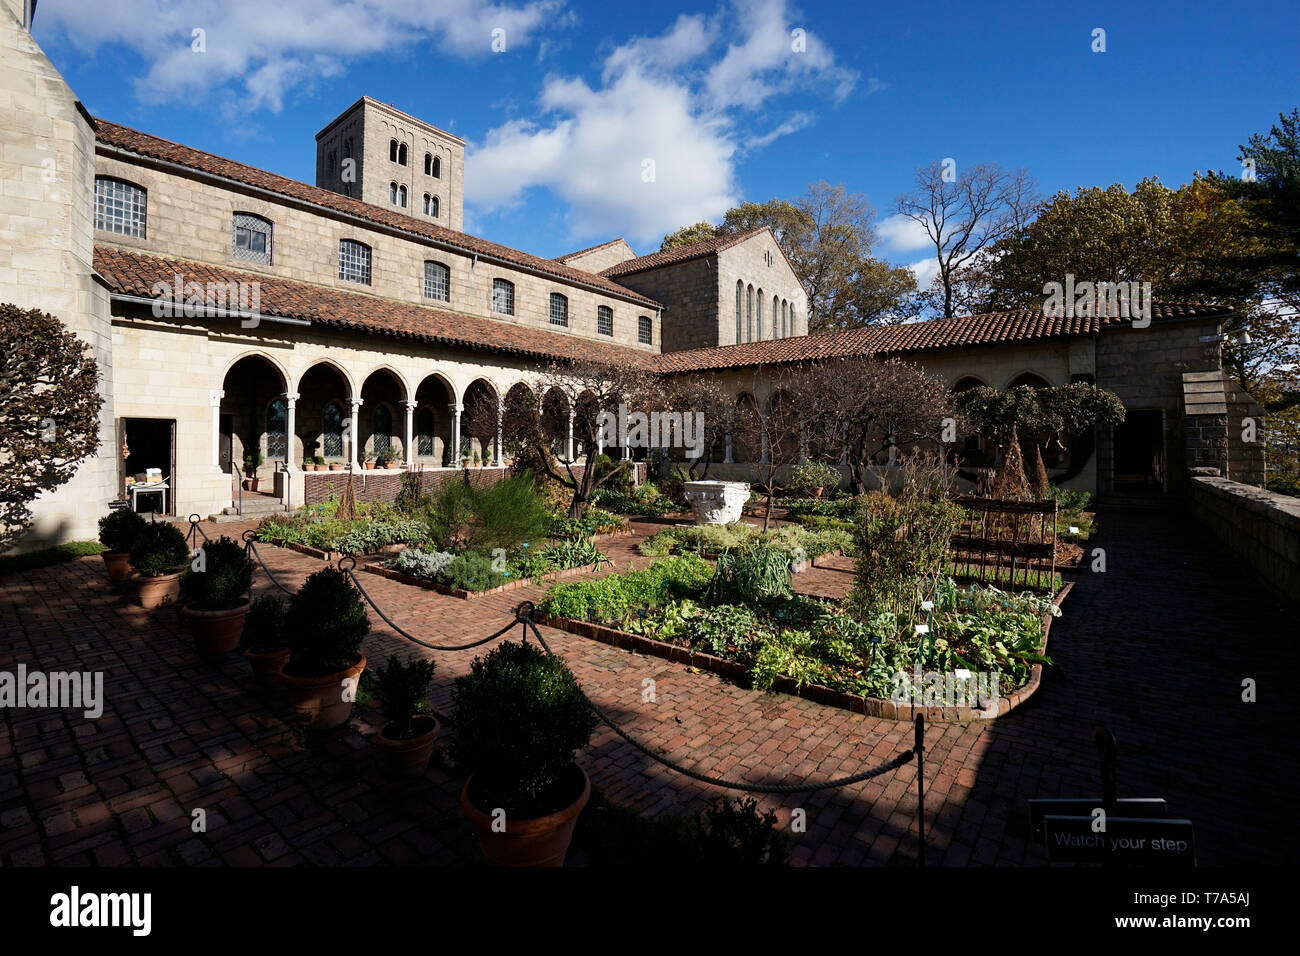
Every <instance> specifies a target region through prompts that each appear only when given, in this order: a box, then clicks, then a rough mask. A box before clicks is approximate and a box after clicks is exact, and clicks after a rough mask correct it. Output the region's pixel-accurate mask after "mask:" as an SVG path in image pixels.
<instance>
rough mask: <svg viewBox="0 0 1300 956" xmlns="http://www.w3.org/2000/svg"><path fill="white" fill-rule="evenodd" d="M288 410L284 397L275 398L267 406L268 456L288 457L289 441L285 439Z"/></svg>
mask: <svg viewBox="0 0 1300 956" xmlns="http://www.w3.org/2000/svg"><path fill="white" fill-rule="evenodd" d="M285 420H286V412H285V405H284V399H283V398H277V399H274V400H273V401H272V402H271V404H269V405H267V406H266V457H267V458H287V456H288V451H287V449H288V442H287V441H286V440H285V434H284V429H285Z"/></svg>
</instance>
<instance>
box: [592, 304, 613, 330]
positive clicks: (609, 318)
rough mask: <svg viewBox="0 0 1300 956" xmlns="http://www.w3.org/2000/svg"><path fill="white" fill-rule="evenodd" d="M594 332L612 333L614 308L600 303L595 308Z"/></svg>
mask: <svg viewBox="0 0 1300 956" xmlns="http://www.w3.org/2000/svg"><path fill="white" fill-rule="evenodd" d="M596 334H598V335H613V334H614V310H613V309H611V308H610V307H609V306H607V305H602V306H601V307H600V308H598V309H597V310H596Z"/></svg>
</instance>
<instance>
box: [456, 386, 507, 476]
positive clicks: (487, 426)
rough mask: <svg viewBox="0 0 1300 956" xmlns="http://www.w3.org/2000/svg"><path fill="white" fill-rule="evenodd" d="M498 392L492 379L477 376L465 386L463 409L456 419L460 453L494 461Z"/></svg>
mask: <svg viewBox="0 0 1300 956" xmlns="http://www.w3.org/2000/svg"><path fill="white" fill-rule="evenodd" d="M500 405H501V393H500V391H499V390H498V388H497V385H496V383H495V382H493V381H491V380H490V379H487V378H483V377H479V378H476V379H474V381H472V382H470V383H469V385H468V386H466V388H465V398H464V411H463V412H462V413H461V419H460V443H461V453H462V454H465V453H468V454H469V455H470V457H471V458H473V456H475V455H477V456H479V460H480V462H491V461H495V460H496V457H497V456H496V451H497V421H498V410H499V408H500Z"/></svg>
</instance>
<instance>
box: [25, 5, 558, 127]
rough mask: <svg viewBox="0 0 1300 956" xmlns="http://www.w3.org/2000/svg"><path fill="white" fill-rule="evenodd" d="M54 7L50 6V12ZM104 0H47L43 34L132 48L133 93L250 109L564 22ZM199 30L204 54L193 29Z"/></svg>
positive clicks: (410, 10) (520, 41)
mask: <svg viewBox="0 0 1300 956" xmlns="http://www.w3.org/2000/svg"><path fill="white" fill-rule="evenodd" d="M47 6H48V9H47ZM104 7H105V3H104V0H60V2H59V3H57V4H56V3H50V4H43V5H42V6H41V15H40V17H38V18H37V21H36V22H37V27H38V30H40V31H42V32H43V31H45V30H47V29H48V30H51V31H53V32H54V33H55V35H56V36H61V37H64V38H66V39H67V40H68V41H69V42H70V43H72V44H73V45H74V46H75V47H76V48H77V49H78V50H81V51H83V52H87V53H93V52H94V51H95V50H97V49H98V48H99V47H101V46H105V45H107V46H111V47H126V48H129V49H131V50H133V51H134V52H135V53H137V54H138V55H139V56H140V57H141V58H143V60H144V61H145V63H146V64H148V67H147V69H146V71H145V73H144V75H143V76H141V77H140V78H138V79H137V80H136V92H137V95H138V96H140V97H141V98H142V99H144V100H147V101H151V102H166V101H170V100H178V99H193V98H195V97H198V96H201V95H203V94H207V93H212V92H222V93H225V94H227V95H230V96H235V97H238V98H240V100H241V102H240V104H239V105H240V106H241V107H242V108H243V109H245V110H247V109H258V108H266V109H270V110H272V111H274V112H279V110H280V109H281V108H282V107H283V105H284V99H285V97H286V96H287V95H288V94H289V93H291V92H292V91H293V90H294V89H295V88H297V87H299V86H302V85H305V84H308V83H310V82H311V80H312V79H314V78H316V77H320V76H332V75H336V74H338V73H340V72H341V71H342V70H343V69H344V68H345V67H346V65H347V61H349V60H351V59H354V58H357V57H363V56H367V55H371V54H374V53H380V52H383V51H388V50H395V49H400V48H403V47H408V46H412V45H414V44H417V43H423V42H430V41H436V42H437V44H438V49H439V51H440V52H451V53H453V54H456V55H459V56H464V57H473V56H488V55H491V54H492V41H493V30H496V29H500V30H503V31H504V34H502V36H503V38H504V42H505V44H506V49H507V50H509V49H510V48H511V47H515V46H526V45H528V44H529V43H530V42H531V41H532V40H533V38H534V36H535V35H536V34H538V33H539V32H540V31H541V30H542V29H543V28H545V27H554V26H556V25H564V24H566V23H568V22H570V21H569V20H567V19H566V18H565V17H564V16H563V15H561V14H560V11H561V0H526V2H521V3H518V4H513V5H512V4H508V3H492V2H488V0H439V2H436V3H431V2H428V0H275V2H272V3H268V2H266V0H185V2H181V0H131V2H129V3H117V4H114V5H113V9H112V10H110V11H105V9H104ZM195 30H202V31H204V32H203V43H204V45H205V47H206V49H205V50H204V52H201V53H200V52H196V51H195V50H194V49H193V48H192V46H193V44H194V42H195V40H194V31H195Z"/></svg>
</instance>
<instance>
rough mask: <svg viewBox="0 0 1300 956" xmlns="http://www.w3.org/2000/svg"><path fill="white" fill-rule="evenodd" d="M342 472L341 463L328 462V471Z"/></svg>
mask: <svg viewBox="0 0 1300 956" xmlns="http://www.w3.org/2000/svg"><path fill="white" fill-rule="evenodd" d="M342 470H343V462H341V461H332V462H330V471H342Z"/></svg>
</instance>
